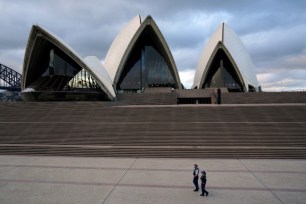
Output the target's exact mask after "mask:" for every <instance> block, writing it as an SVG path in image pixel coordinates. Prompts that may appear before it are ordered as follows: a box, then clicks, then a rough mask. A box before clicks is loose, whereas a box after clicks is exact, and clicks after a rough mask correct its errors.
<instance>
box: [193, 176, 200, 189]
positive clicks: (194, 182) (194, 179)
mask: <svg viewBox="0 0 306 204" xmlns="http://www.w3.org/2000/svg"><path fill="white" fill-rule="evenodd" d="M198 180H199V177H198V176H195V177H193V184H194V186H195V187H196V189H199V183H198Z"/></svg>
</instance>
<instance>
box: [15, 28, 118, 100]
mask: <svg viewBox="0 0 306 204" xmlns="http://www.w3.org/2000/svg"><path fill="white" fill-rule="evenodd" d="M97 61H98V62H99V60H98V59H97V58H96V57H87V58H86V60H83V59H82V58H81V57H80V56H79V55H78V54H76V52H75V51H74V50H73V49H72V48H70V47H69V46H68V45H67V44H65V43H64V42H63V40H61V39H60V38H59V37H58V36H56V35H55V34H53V33H51V32H50V31H48V30H47V29H45V28H42V27H40V26H38V25H34V26H33V27H32V30H31V33H30V36H29V39H28V44H27V48H26V52H25V57H24V64H23V78H22V93H21V96H22V97H23V99H24V100H73V97H74V99H78V98H79V97H80V96H82V97H83V98H82V99H83V100H113V99H114V98H115V97H116V96H115V92H114V90H113V88H112V82H111V78H110V76H109V75H108V73H107V71H106V70H105V68H104V67H103V65H102V64H101V63H98V62H97ZM52 93H53V94H52ZM67 93H69V94H68V95H70V96H71V97H72V98H69V97H67V96H66V95H67ZM77 93H79V94H77ZM85 93H86V94H85ZM73 95H74V96H73ZM76 95H79V96H76ZM85 95H87V98H86V97H85ZM84 97H85V98H84Z"/></svg>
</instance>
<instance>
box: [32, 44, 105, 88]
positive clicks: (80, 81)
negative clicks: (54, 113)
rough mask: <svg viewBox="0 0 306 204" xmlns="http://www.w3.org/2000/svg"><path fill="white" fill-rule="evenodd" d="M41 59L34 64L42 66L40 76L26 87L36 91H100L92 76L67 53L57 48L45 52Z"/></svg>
mask: <svg viewBox="0 0 306 204" xmlns="http://www.w3.org/2000/svg"><path fill="white" fill-rule="evenodd" d="M45 55H47V56H48V55H49V56H48V57H44V58H43V59H44V60H43V61H40V63H39V64H36V65H35V66H43V67H44V69H41V70H42V73H41V75H40V76H38V77H36V79H35V80H34V81H33V82H32V83H31V84H30V85H29V86H27V87H30V88H34V89H35V90H36V91H86V92H88V91H89V92H91V91H101V88H100V86H99V85H98V84H97V82H96V81H95V80H94V78H93V77H92V76H91V75H90V74H89V73H88V72H87V71H86V70H84V69H82V68H81V67H80V66H79V65H77V64H76V63H74V62H73V61H72V60H71V59H70V58H69V57H67V55H65V54H64V53H62V52H61V51H59V50H57V49H51V50H50V51H48V52H45Z"/></svg>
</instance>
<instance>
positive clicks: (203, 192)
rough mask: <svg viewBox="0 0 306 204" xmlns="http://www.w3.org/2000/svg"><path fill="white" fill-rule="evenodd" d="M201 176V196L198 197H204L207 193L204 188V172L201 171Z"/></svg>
mask: <svg viewBox="0 0 306 204" xmlns="http://www.w3.org/2000/svg"><path fill="white" fill-rule="evenodd" d="M201 173H202V176H201V178H200V179H201V189H202V194H201V195H200V196H204V194H205V193H206V196H208V193H209V192H208V191H206V189H205V186H206V181H207V179H206V172H205V171H202V172H201Z"/></svg>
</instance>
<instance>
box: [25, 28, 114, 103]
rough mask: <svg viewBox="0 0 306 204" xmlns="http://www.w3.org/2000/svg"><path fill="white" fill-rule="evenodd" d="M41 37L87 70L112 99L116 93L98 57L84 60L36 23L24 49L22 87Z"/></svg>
mask: <svg viewBox="0 0 306 204" xmlns="http://www.w3.org/2000/svg"><path fill="white" fill-rule="evenodd" d="M38 37H42V38H43V39H44V40H47V41H49V42H51V43H53V44H54V45H55V46H57V47H58V48H59V49H61V51H63V52H64V53H66V54H67V55H68V56H69V57H70V58H71V59H73V60H74V61H75V62H76V63H77V64H78V65H79V66H80V67H82V68H83V69H85V70H86V71H88V73H90V74H91V75H92V76H93V77H94V78H95V80H96V81H97V83H98V84H99V85H100V87H101V89H102V90H103V91H104V92H105V93H106V94H107V95H108V97H109V98H110V99H111V100H113V99H114V98H115V97H116V95H115V92H114V90H113V88H112V83H111V81H110V77H109V75H108V73H107V71H106V70H105V69H104V67H103V65H102V63H100V65H98V61H99V60H98V59H97V58H96V57H87V58H85V60H84V61H83V60H82V57H81V56H79V55H78V54H77V53H76V52H75V51H74V50H73V49H72V48H71V47H70V46H69V45H67V44H66V43H65V42H64V41H63V40H62V39H61V38H59V37H58V36H57V35H55V34H54V33H52V32H50V31H48V30H47V29H45V28H43V27H40V26H38V25H33V27H32V30H31V33H30V36H29V39H28V44H27V48H26V51H25V57H24V63H23V71H22V72H23V80H22V89H25V88H26V87H25V85H26V81H25V80H26V79H27V78H26V76H27V73H28V69H29V63H30V60H31V57H33V56H35V53H32V50H33V48H34V45H35V43H36V39H37V38H38Z"/></svg>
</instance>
